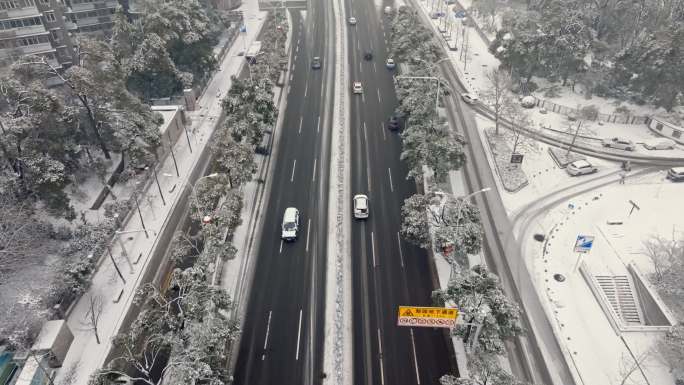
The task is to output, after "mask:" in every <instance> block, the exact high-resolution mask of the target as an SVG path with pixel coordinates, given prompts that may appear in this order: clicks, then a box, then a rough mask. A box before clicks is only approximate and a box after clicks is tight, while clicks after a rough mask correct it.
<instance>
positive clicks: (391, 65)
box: [385, 58, 397, 70]
mask: <svg viewBox="0 0 684 385" xmlns="http://www.w3.org/2000/svg"><path fill="white" fill-rule="evenodd" d="M385 66H386V67H387V69H390V70H393V69H394V68H395V67H396V66H397V63H395V62H394V59H392V58H389V59H387V62H386V63H385Z"/></svg>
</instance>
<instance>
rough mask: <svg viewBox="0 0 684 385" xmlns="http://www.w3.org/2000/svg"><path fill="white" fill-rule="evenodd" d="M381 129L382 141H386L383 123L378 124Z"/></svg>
mask: <svg viewBox="0 0 684 385" xmlns="http://www.w3.org/2000/svg"><path fill="white" fill-rule="evenodd" d="M380 125H381V127H382V140H387V136H386V135H385V122H382V123H380Z"/></svg>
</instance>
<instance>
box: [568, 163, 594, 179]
mask: <svg viewBox="0 0 684 385" xmlns="http://www.w3.org/2000/svg"><path fill="white" fill-rule="evenodd" d="M565 171H567V172H568V174H570V175H572V176H578V175H585V174H593V173H595V172H596V171H598V169H597V168H596V167H594V166H593V165H592V164H591V163H589V162H587V161H586V160H576V161H574V162H572V163H570V164H569V165H568V167H566V168H565Z"/></svg>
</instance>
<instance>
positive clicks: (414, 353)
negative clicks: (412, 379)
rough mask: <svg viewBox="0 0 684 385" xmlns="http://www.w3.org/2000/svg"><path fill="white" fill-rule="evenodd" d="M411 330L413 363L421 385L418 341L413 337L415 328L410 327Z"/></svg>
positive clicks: (417, 379)
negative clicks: (417, 349) (417, 352)
mask: <svg viewBox="0 0 684 385" xmlns="http://www.w3.org/2000/svg"><path fill="white" fill-rule="evenodd" d="M409 330H410V331H411V346H412V347H413V364H414V365H415V366H416V381H417V382H418V385H420V374H419V372H418V357H416V341H415V340H414V339H413V328H411V329H409Z"/></svg>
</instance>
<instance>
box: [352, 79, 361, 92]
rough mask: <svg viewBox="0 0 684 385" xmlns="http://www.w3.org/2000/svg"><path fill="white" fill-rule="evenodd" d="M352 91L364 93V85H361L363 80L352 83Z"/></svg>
mask: <svg viewBox="0 0 684 385" xmlns="http://www.w3.org/2000/svg"><path fill="white" fill-rule="evenodd" d="M352 91H353V92H354V93H355V94H362V93H363V86H362V85H361V82H354V83H353V84H352Z"/></svg>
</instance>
